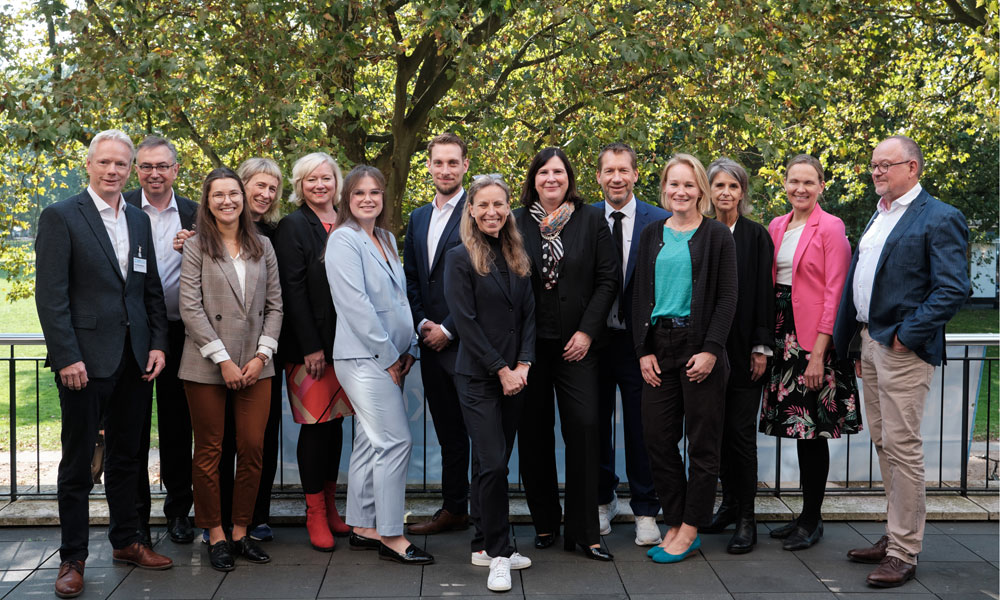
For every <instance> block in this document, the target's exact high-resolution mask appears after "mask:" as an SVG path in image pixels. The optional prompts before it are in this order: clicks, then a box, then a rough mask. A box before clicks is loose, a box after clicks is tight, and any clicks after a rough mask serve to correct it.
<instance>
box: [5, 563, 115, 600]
mask: <svg viewBox="0 0 1000 600" xmlns="http://www.w3.org/2000/svg"><path fill="white" fill-rule="evenodd" d="M128 573H129V571H128V570H126V569H102V568H94V569H91V568H89V567H88V568H86V569H84V574H83V584H84V585H83V594H81V595H80V596H78V597H79V598H82V599H83V600H91V599H95V600H97V599H103V598H107V597H108V594H110V593H111V592H112V591H113V590H114V589H115V588H116V587H118V584H120V583H121V581H122V580H123V579H124V578H125V576H127V575H128ZM58 576H59V571H57V570H56V569H39V570H37V571H35V572H34V573H32V574H31V575H29V576H28V577H26V578H25V579H24V581H22V582H21V583H19V584H18V586H17V587H15V588H14V589H13V590H11V592H10V593H9V594H7V595H6V596H4V600H23V599H30V598H54V597H55V592H54V589H55V585H56V578H57V577H58Z"/></svg>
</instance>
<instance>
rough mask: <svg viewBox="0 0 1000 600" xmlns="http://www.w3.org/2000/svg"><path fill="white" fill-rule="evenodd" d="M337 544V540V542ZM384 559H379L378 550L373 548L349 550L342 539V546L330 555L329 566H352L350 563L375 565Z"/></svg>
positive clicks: (335, 567)
mask: <svg viewBox="0 0 1000 600" xmlns="http://www.w3.org/2000/svg"><path fill="white" fill-rule="evenodd" d="M338 544H339V542H338ZM384 562H385V561H382V560H379V557H378V552H376V551H374V550H351V549H350V547H349V546H348V545H347V542H346V541H344V544H343V547H341V546H340V545H338V546H337V549H336V550H334V551H333V553H332V554H331V555H330V563H329V566H330V567H331V568H334V569H337V568H352V567H351V565H377V564H381V563H384Z"/></svg>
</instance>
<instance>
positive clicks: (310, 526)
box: [306, 492, 336, 552]
mask: <svg viewBox="0 0 1000 600" xmlns="http://www.w3.org/2000/svg"><path fill="white" fill-rule="evenodd" d="M306 531H308V532H309V543H310V544H312V547H313V548H314V549H316V550H319V551H320V552H333V547H334V545H335V544H336V542H335V541H334V540H333V534H331V533H330V525H329V524H328V523H327V521H326V496H324V494H323V492H318V493H316V494H306Z"/></svg>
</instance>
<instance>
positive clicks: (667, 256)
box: [652, 227, 697, 323]
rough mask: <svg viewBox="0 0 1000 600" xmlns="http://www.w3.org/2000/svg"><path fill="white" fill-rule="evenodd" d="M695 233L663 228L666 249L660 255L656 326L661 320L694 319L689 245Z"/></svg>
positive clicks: (658, 261)
mask: <svg viewBox="0 0 1000 600" xmlns="http://www.w3.org/2000/svg"><path fill="white" fill-rule="evenodd" d="M695 231H697V229H692V230H691V231H674V230H673V229H671V228H669V227H664V228H663V248H661V249H660V253H659V254H657V255H656V269H655V271H654V279H655V281H656V284H655V288H656V294H655V295H654V299H655V300H656V304H655V305H654V306H653V314H652V322H653V323H656V321H657V319H659V318H660V317H665V318H673V317H689V316H691V251H690V250H688V242H689V241H690V240H691V237H692V236H694V232H695Z"/></svg>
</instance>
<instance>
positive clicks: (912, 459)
mask: <svg viewBox="0 0 1000 600" xmlns="http://www.w3.org/2000/svg"><path fill="white" fill-rule="evenodd" d="M923 166H924V159H923V154H922V153H921V152H920V147H919V146H917V144H916V143H915V142H914V141H913V140H911V139H910V138H908V137H905V136H892V137H890V138H888V139H886V140H885V141H883V142H882V143H881V144H879V145H878V146H877V147H876V148H875V151H874V152H873V153H872V161H871V165H870V167H871V173H872V180H873V181H874V183H875V192H876V193H877V194H878V195H879V196H881V199H880V200H879V203H878V209H877V211H876V212H875V215H874V216H872V219H871V221H869V223H868V226H867V227H866V228H865V233H864V235H862V237H861V241H860V242H859V243H858V248H857V251H856V252H855V253H854V259H853V261H852V263H851V269H850V271H849V272H848V274H847V282H846V284H845V285H844V292H843V296H842V298H841V300H840V307H839V310H838V313H837V321H836V324H835V325H834V330H833V341H834V347H835V349H836V350H837V352H839V353H843V352H845V351H846V352H851V353H852V354H856V353H857V348H858V346H859V345H860V356H861V360H860V361H858V362H857V363H856V369H857V375H858V377H861V378H862V383H863V385H864V404H865V409H866V410H865V415H866V417H867V418H868V429H869V432H870V433H871V438H872V442H873V443H874V445H875V450H876V451H877V452H878V461H879V468H880V469H881V471H882V481H883V482H884V483H885V490H886V500H887V510H886V513H887V519H886V528H885V529H886V533H885V535H884V536H882V538H881V539H880V540H879V541H878V542H876V543H875V545H873V546H871V547H866V548H856V549H854V550H851V551H850V552H848V553H847V556H848V558H850V559H851V560H853V561H856V562H864V563H878V564H879V566H878V567H877V568H876V569H875V570H874V571H872V572H871V573H870V574H869V575H868V584H869V585H872V586H876V587H896V586H900V585H903V584H904V583H906V582H907V581H909V580H910V579H912V578H913V577H914V575H916V572H917V555H918V554H919V553H920V551H921V548H922V545H923V537H924V519H925V516H926V512H927V510H926V505H925V485H926V484H925V481H924V451H923V440H922V439H921V436H920V422H921V420H922V419H923V413H924V402H925V400H926V397H927V392H928V390H929V389H930V385H931V378H932V377H933V376H934V367H935V366H936V365H939V364H941V362H942V360H943V359H944V351H945V348H944V330H945V325H946V324H947V323H948V321H949V320H951V318H952V317H953V316H955V313H956V312H958V310H959V309H960V308H961V307H962V305H963V304H964V303H965V300H966V298H968V294H969V289H970V286H969V275H968V264H967V261H966V250H967V247H968V240H969V228H968V226H967V225H966V222H965V217H964V216H962V213H960V212H959V211H958V210H957V209H955V208H954V207H952V206H949V205H947V204H945V203H943V202H941V201H940V200H937V199H936V198H933V197H931V195H930V194H928V193H927V191H926V190H924V189H923V188H922V187H921V186H920V182H919V179H920V173H921V171H922V170H923ZM859 334H860V335H859ZM852 351H853V352H852Z"/></svg>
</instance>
